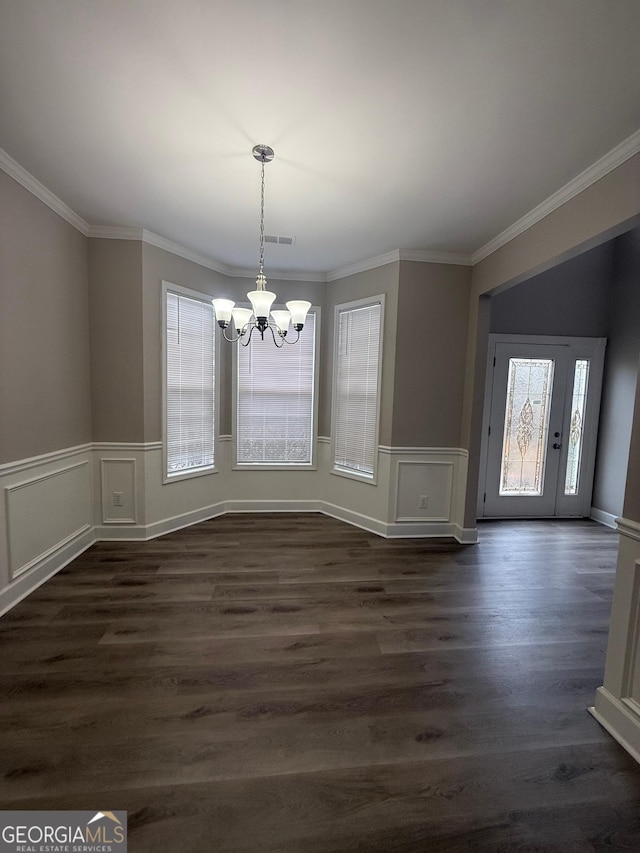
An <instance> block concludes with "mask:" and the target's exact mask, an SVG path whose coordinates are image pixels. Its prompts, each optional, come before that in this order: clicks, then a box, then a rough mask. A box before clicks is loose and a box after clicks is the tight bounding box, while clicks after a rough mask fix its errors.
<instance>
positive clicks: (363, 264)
mask: <svg viewBox="0 0 640 853" xmlns="http://www.w3.org/2000/svg"><path fill="white" fill-rule="evenodd" d="M638 152H640V130H637V131H636V132H635V133H633V134H632V135H631V136H629V137H628V138H627V139H625V140H624V141H623V142H621V143H620V145H617V146H616V147H615V148H613V149H612V150H611V151H609V152H608V153H607V154H605V155H604V156H603V157H601V158H600V159H599V160H597V161H596V162H595V163H593V164H592V165H591V166H589V167H588V168H587V169H585V170H584V171H583V172H581V173H580V174H579V175H577V177H575V178H573V179H572V180H571V181H569V182H568V183H567V184H565V185H564V186H563V187H561V188H560V189H559V190H558V191H557V192H555V193H553V195H550V196H549V198H547V199H546V200H545V201H543V202H542V203H541V204H539V205H538V206H537V207H534V208H533V210H531V211H529V213H527V214H525V216H523V217H522V218H521V219H518V220H517V222H514V223H513V225H510V226H509V227H508V228H506V229H505V230H504V231H502V232H501V233H500V234H498V235H497V236H496V237H494V238H493V239H492V240H490V241H489V242H488V243H486V244H485V245H484V246H482V247H481V248H479V249H477V250H476V251H475V252H473V253H472V254H471V255H470V256H469V255H465V254H457V253H452V252H430V251H427V250H422V249H394V250H393V251H391V252H386V253H385V254H382V255H376V256H375V257H372V258H367V259H365V260H362V261H358V262H356V263H353V264H348V265H346V266H344V267H339V268H338V269H335V270H332V271H330V272H327V273H319V272H287V271H284V270H270V271H269V276H270V278H273V279H279V280H281V281H317V282H330V281H336V280H338V279H341V278H346V277H347V276H350V275H355V274H356V273H359V272H366V271H367V270H372V269H376V268H377V267H381V266H385V265H386V264H391V263H395V262H397V261H415V262H419V263H430V264H458V265H461V266H474V265H475V264H477V263H479V262H480V261H482V260H484V258H486V257H488V256H489V255H491V254H493V252H495V251H497V250H498V249H500V248H501V247H502V246H504V245H506V244H507V243H509V242H510V241H511V240H513V239H514V238H515V237H517V236H518V235H519V234H522V233H523V232H524V231H526V230H527V229H528V228H531V227H532V226H533V225H535V224H536V223H537V222H539V221H540V220H541V219H544V217H545V216H548V215H549V214H550V213H552V212H553V211H554V210H556V209H557V208H559V207H561V206H562V205H563V204H565V203H566V202H568V201H569V200H570V199H572V198H574V196H576V195H578V193H580V192H582V191H583V190H585V189H587V188H588V187H590V186H591V185H592V184H594V183H595V182H596V181H598V180H600V178H603V177H604V176H605V175H607V174H608V173H609V172H611V171H613V169H615V168H617V167H618V166H620V165H621V164H622V163H624V162H625V161H626V160H628V159H629V158H631V157H633V156H634V155H635V154H637V153H638ZM0 169H2V171H3V172H5V173H6V174H7V175H9V177H11V178H13V179H14V180H15V181H17V182H18V183H19V184H20V185H21V186H23V187H24V188H25V189H26V190H28V191H29V192H30V193H31V194H32V195H34V196H35V197H36V198H38V199H39V200H40V201H41V202H43V204H46V205H47V207H49V208H50V209H51V210H53V211H54V213H57V214H58V215H59V216H61V217H62V219H64V220H65V221H66V222H68V223H69V224H70V225H72V226H73V227H74V228H76V229H77V230H78V231H80V233H81V234H83V235H84V236H85V237H96V238H100V239H105V240H141V241H142V242H145V243H148V244H149V245H151V246H156V247H157V248H159V249H164V250H165V251H167V252H171V253H172V254H174V255H178V256H179V257H181V258H185V259H186V260H188V261H193V262H194V263H196V264H199V265H200V266H203V267H205V268H206V269H210V270H213V271H214V272H219V273H222V274H223V275H227V276H230V277H233V278H253V277H254V276H255V270H248V269H242V268H238V267H231V266H229V265H227V264H223V263H221V262H219V261H216V260H215V259H214V258H210V257H208V256H207V255H203V254H201V253H199V252H196V251H194V250H192V249H189V248H187V247H186V246H182V245H180V244H179V243H175V242H173V240H168V239H167V238H165V237H161V236H160V235H158V234H154V232H153V231H148V230H147V229H146V228H139V227H126V226H110V225H89V223H88V222H86V221H85V220H84V219H83V218H82V217H81V216H79V215H78V214H77V213H76V212H75V211H74V210H72V209H71V208H70V207H69V206H68V205H67V204H65V203H64V202H63V201H62V200H61V199H60V198H58V196H56V195H55V194H54V193H52V192H51V191H50V190H48V189H47V188H46V187H45V186H44V184H42V183H40V181H39V180H38V179H37V178H34V177H33V175H31V174H30V173H29V172H27V170H26V169H25V168H24V167H23V166H21V165H20V164H19V163H18V162H17V161H16V160H14V159H13V157H11V156H10V155H9V154H7V152H6V151H4V150H3V149H1V148H0Z"/></svg>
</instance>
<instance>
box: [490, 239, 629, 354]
mask: <svg viewBox="0 0 640 853" xmlns="http://www.w3.org/2000/svg"><path fill="white" fill-rule="evenodd" d="M612 259H613V243H612V242H609V243H606V244H604V245H603V246H598V247H597V248H595V249H592V250H591V251H589V252H585V253H584V254H582V255H579V256H578V257H576V258H572V259H571V260H570V261H566V262H565V263H563V264H559V265H558V266H557V267H554V268H553V269H551V270H549V271H548V272H545V273H542V274H541V275H537V276H535V278H532V279H530V280H529V281H526V282H524V283H523V284H519V285H518V286H517V287H512V288H510V289H509V290H505V291H504V292H503V293H499V294H498V295H496V296H493V297H492V299H491V331H492V332H494V333H496V334H505V335H506V334H511V335H560V336H565V337H591V338H604V337H606V336H607V334H608V332H609V323H608V315H609V307H608V296H609V288H610V283H611V278H612Z"/></svg>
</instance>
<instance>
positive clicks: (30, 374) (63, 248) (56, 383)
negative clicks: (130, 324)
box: [0, 172, 91, 463]
mask: <svg viewBox="0 0 640 853" xmlns="http://www.w3.org/2000/svg"><path fill="white" fill-rule="evenodd" d="M89 441H91V391H90V376H89V308H88V298H87V238H86V237H84V236H83V235H82V234H80V233H79V232H78V231H77V230H76V229H75V228H73V227H72V226H71V225H69V224H68V223H67V222H65V221H64V220H63V219H62V218H61V217H60V216H58V215H57V214H56V213H54V212H53V211H52V210H50V209H49V208H48V207H46V206H45V205H44V204H43V203H42V202H41V201H39V200H38V199H37V198H35V197H34V196H33V195H32V194H31V193H29V192H28V191H27V190H25V189H24V188H23V187H21V186H20V185H19V184H18V183H16V181H14V180H13V179H12V178H10V177H9V176H8V175H6V174H5V173H4V172H0V463H1V462H12V461H16V460H18V459H25V458H28V457H31V456H38V455H40V454H42V453H48V452H51V451H54V450H60V449H62V448H65V447H74V446H77V445H80V444H85V443H87V442H89Z"/></svg>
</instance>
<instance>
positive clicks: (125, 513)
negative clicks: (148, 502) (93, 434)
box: [100, 458, 138, 524]
mask: <svg viewBox="0 0 640 853" xmlns="http://www.w3.org/2000/svg"><path fill="white" fill-rule="evenodd" d="M100 487H101V491H100V494H101V499H102V523H103V524H137V523H138V509H137V497H136V460H135V459H129V458H128V459H106V458H103V459H101V460H100Z"/></svg>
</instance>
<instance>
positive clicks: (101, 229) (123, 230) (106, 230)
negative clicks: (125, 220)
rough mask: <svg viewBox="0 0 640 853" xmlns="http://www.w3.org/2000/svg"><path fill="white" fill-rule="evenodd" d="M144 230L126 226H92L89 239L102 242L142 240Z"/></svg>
mask: <svg viewBox="0 0 640 853" xmlns="http://www.w3.org/2000/svg"><path fill="white" fill-rule="evenodd" d="M143 235H144V228H130V227H128V226H126V225H90V226H89V233H88V235H87V236H88V237H97V238H99V239H101V240H142V238H143Z"/></svg>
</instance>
